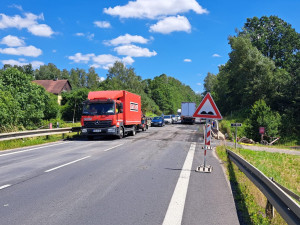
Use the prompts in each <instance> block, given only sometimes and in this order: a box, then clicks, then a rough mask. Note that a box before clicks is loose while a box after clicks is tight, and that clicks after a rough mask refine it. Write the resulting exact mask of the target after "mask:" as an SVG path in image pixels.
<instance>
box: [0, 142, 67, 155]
mask: <svg viewBox="0 0 300 225" xmlns="http://www.w3.org/2000/svg"><path fill="white" fill-rule="evenodd" d="M67 143H68V142H64V143H58V144H54V145H46V146H41V147H38V148H31V149H27V150H23V151H17V152H11V153H6V154H2V155H0V157H2V156H7V155H14V154H19V153H22V152H30V151H34V150H37V149H41V148H47V147H52V146H56V145H62V144H67Z"/></svg>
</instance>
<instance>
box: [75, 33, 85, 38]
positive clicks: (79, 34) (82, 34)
mask: <svg viewBox="0 0 300 225" xmlns="http://www.w3.org/2000/svg"><path fill="white" fill-rule="evenodd" d="M75 35H76V36H78V37H83V36H84V33H76V34H75Z"/></svg>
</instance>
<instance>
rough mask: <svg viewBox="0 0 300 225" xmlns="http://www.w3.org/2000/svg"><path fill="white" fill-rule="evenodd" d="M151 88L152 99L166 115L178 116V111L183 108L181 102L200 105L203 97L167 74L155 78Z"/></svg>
mask: <svg viewBox="0 0 300 225" xmlns="http://www.w3.org/2000/svg"><path fill="white" fill-rule="evenodd" d="M149 88H150V90H151V98H152V99H153V100H154V101H155V103H156V104H157V105H158V106H159V108H160V110H161V111H163V112H164V114H176V113H177V109H180V108H181V102H196V104H198V103H200V99H201V96H199V95H196V94H195V92H194V91H193V90H192V89H191V88H190V87H189V86H186V85H184V84H182V83H181V82H180V81H179V80H177V79H175V78H173V77H168V76H167V75H166V74H162V75H160V76H157V77H154V79H153V80H152V81H151V82H150V84H149Z"/></svg>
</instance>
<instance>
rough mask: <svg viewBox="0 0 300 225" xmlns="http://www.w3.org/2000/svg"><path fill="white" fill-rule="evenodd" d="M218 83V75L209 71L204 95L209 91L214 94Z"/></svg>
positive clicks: (205, 81)
mask: <svg viewBox="0 0 300 225" xmlns="http://www.w3.org/2000/svg"><path fill="white" fill-rule="evenodd" d="M216 83H217V76H216V75H214V74H212V73H210V72H208V73H207V75H206V77H205V79H204V90H205V91H204V93H203V95H206V94H207V93H208V92H210V93H211V94H212V95H214V88H215V85H216Z"/></svg>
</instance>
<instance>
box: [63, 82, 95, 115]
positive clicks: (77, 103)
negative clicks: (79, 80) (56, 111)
mask: <svg viewBox="0 0 300 225" xmlns="http://www.w3.org/2000/svg"><path fill="white" fill-rule="evenodd" d="M89 91H90V90H89V89H87V88H80V89H75V90H72V91H71V92H64V93H62V97H63V99H62V102H61V104H62V107H61V114H62V119H63V120H65V121H80V118H81V114H82V103H83V102H84V101H85V100H86V99H87V96H88V93H89Z"/></svg>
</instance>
